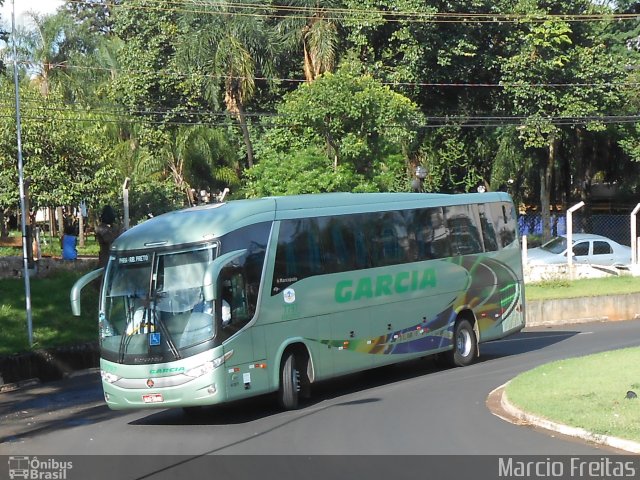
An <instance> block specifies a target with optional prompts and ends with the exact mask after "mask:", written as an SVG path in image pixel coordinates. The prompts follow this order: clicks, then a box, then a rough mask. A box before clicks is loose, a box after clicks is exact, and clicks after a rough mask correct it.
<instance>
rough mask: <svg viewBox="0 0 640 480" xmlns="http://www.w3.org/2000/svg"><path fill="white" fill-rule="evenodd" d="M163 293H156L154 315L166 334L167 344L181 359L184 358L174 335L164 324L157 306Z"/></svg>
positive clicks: (161, 330) (159, 326) (162, 331)
mask: <svg viewBox="0 0 640 480" xmlns="http://www.w3.org/2000/svg"><path fill="white" fill-rule="evenodd" d="M160 296H161V294H160V293H156V294H155V296H154V299H153V317H154V320H155V322H156V323H157V324H158V328H159V329H160V333H162V335H163V336H164V338H165V339H166V341H167V345H168V346H169V350H171V353H172V354H173V356H174V357H175V359H176V360H180V358H182V357H181V356H180V352H179V351H178V349H177V348H176V344H175V342H174V341H173V337H172V336H171V333H169V329H168V328H167V326H166V325H165V324H164V320H162V319H161V318H160V316H159V315H158V313H157V307H158V298H160Z"/></svg>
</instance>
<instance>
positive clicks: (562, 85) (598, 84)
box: [18, 61, 640, 89]
mask: <svg viewBox="0 0 640 480" xmlns="http://www.w3.org/2000/svg"><path fill="white" fill-rule="evenodd" d="M18 63H19V64H22V65H23V66H27V67H28V66H31V64H32V62H28V61H22V62H18ZM48 66H50V67H53V68H63V69H70V70H89V71H99V72H100V71H101V72H105V73H106V72H109V73H118V74H120V75H136V74H142V75H149V74H157V76H158V77H159V78H162V77H163V76H167V77H176V78H180V79H186V78H194V79H198V78H208V79H214V80H226V79H236V80H247V79H249V77H242V76H230V75H221V74H210V73H182V72H177V71H167V70H163V71H161V72H158V71H155V70H142V69H127V70H124V69H117V68H111V67H95V66H88V65H69V64H67V63H64V64H48ZM251 79H253V80H257V81H264V82H282V83H296V84H302V83H305V82H306V80H305V79H302V78H299V79H296V78H286V77H262V76H255V77H251ZM380 83H381V84H382V85H387V86H402V87H433V88H497V89H503V88H599V87H607V88H618V87H620V88H639V87H640V82H626V81H623V82H572V83H557V82H551V83H544V82H537V83H524V82H500V83H465V82H404V81H380Z"/></svg>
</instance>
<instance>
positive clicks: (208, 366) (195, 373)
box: [185, 350, 233, 378]
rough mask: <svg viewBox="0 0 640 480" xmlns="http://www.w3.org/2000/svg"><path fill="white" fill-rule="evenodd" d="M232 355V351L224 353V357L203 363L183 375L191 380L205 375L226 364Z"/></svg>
mask: <svg viewBox="0 0 640 480" xmlns="http://www.w3.org/2000/svg"><path fill="white" fill-rule="evenodd" d="M231 355H233V350H230V351H228V352H226V353H225V354H224V355H222V356H220V357H218V358H214V359H213V360H211V361H209V362H206V363H203V364H202V365H198V366H197V367H194V368H192V369H191V370H188V371H186V372H185V375H187V376H188V377H192V378H198V377H201V376H203V375H206V374H207V373H210V372H213V371H214V370H215V369H216V368H218V367H219V366H221V365H222V364H223V363H224V362H226V361H227V360H228V359H229V358H231Z"/></svg>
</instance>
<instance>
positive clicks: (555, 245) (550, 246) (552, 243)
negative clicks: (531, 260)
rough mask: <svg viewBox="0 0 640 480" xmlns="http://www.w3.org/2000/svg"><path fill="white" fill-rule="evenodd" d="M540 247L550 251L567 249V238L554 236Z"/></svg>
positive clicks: (560, 251)
mask: <svg viewBox="0 0 640 480" xmlns="http://www.w3.org/2000/svg"><path fill="white" fill-rule="evenodd" d="M540 248H541V249H542V250H546V251H547V252H551V253H562V252H564V251H565V250H566V249H567V239H566V238H564V237H556V238H554V239H552V240H549V241H548V242H547V243H545V244H544V245H542V246H541V247H540Z"/></svg>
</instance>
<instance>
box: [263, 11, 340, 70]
mask: <svg viewBox="0 0 640 480" xmlns="http://www.w3.org/2000/svg"><path fill="white" fill-rule="evenodd" d="M273 7H274V9H275V13H274V14H275V16H276V17H281V18H280V19H279V21H278V23H277V30H278V32H279V33H280V35H281V36H282V38H283V39H284V42H285V48H286V50H287V51H294V52H295V51H297V50H298V49H301V50H302V52H300V53H302V59H303V62H302V65H303V71H304V76H305V79H306V80H307V81H308V82H312V81H313V80H315V79H316V78H318V76H320V75H322V74H323V73H325V72H331V71H333V70H334V67H335V65H336V64H337V59H338V48H339V43H340V35H339V31H338V28H339V19H340V17H341V16H342V13H340V12H341V9H340V7H342V2H340V1H335V0H329V1H325V2H318V1H317V0H289V1H286V2H277V1H276V2H275V3H274V5H273Z"/></svg>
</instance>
